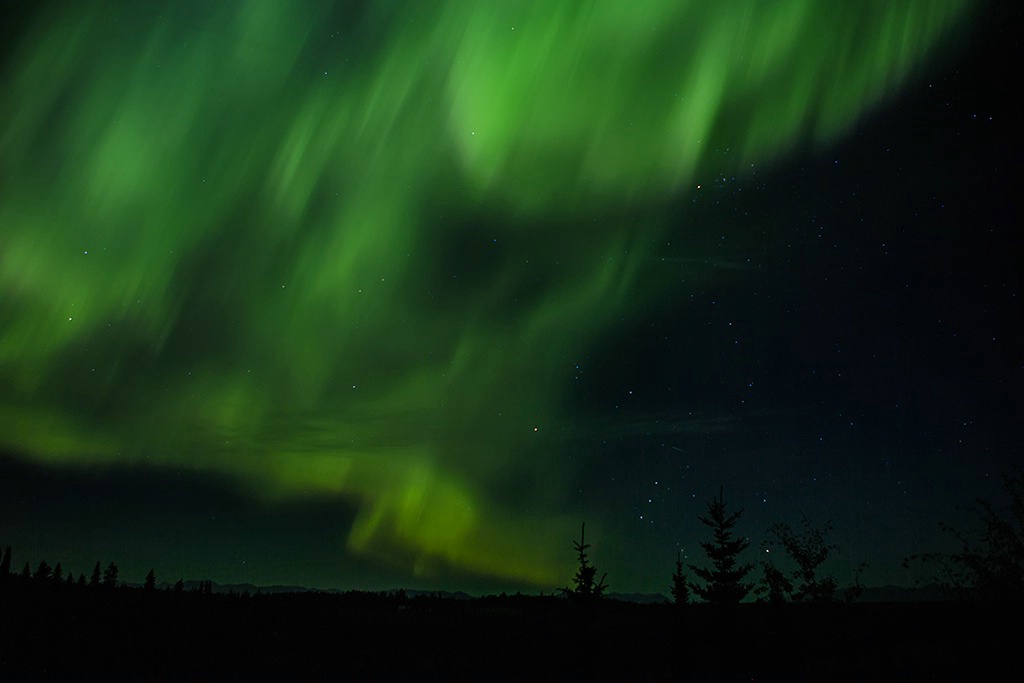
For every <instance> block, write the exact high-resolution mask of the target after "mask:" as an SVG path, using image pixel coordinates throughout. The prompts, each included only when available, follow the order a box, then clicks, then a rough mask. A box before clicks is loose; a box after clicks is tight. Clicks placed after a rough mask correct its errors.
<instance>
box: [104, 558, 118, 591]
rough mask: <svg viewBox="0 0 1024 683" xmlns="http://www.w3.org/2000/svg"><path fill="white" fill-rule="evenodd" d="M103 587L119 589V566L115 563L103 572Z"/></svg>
mask: <svg viewBox="0 0 1024 683" xmlns="http://www.w3.org/2000/svg"><path fill="white" fill-rule="evenodd" d="M103 586H104V588H116V587H117V564H115V563H114V562H111V563H110V564H108V565H107V568H106V569H104V570H103Z"/></svg>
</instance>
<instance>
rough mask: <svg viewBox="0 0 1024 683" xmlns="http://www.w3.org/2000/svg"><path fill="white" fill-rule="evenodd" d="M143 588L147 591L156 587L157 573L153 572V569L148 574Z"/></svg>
mask: <svg viewBox="0 0 1024 683" xmlns="http://www.w3.org/2000/svg"><path fill="white" fill-rule="evenodd" d="M143 588H144V589H145V590H147V591H152V590H155V589H156V574H154V573H153V570H152V569H150V570H149V573H148V574H146V583H145V585H144V586H143Z"/></svg>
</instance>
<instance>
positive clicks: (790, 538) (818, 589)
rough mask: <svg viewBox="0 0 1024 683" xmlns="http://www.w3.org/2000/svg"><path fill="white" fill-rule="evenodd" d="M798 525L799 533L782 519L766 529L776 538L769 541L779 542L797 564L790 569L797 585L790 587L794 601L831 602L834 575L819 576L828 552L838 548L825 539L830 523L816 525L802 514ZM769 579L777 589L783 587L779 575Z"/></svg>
mask: <svg viewBox="0 0 1024 683" xmlns="http://www.w3.org/2000/svg"><path fill="white" fill-rule="evenodd" d="M801 525H802V526H803V531H801V532H796V531H793V529H792V528H791V527H790V526H789V525H788V524H785V523H783V522H777V523H775V524H773V525H772V526H771V527H770V528H769V530H768V531H769V533H770V534H771V535H772V536H774V537H775V541H772V542H770V543H771V544H775V543H778V544H780V545H782V547H783V548H785V550H786V554H787V555H789V557H790V559H792V560H793V562H795V563H796V566H797V568H796V570H795V571H794V572H793V579H794V580H795V581H796V587H795V590H793V589H792V588H790V589H789V591H792V597H793V601H794V602H832V601H834V600H835V597H836V589H837V588H838V587H839V584H838V583H837V582H836V580H835V578H834V577H832V576H821V574H820V572H819V569H820V567H821V565H822V564H823V563H824V562H825V560H827V559H828V556H829V554H830V553H831V552H832V551H833V550H836V549H837V546H836V545H835V544H834V543H826V542H825V535H826V534H827V533H828V532H829V531H831V530H832V523H831V522H826V523H825V525H824V526H823V527H820V528H818V527H814V526H812V525H811V522H810V520H808V519H807V517H803V519H802V520H801ZM772 569H774V567H772ZM765 571H766V579H767V578H768V577H769V574H768V570H767V569H766V570H765ZM776 571H778V570H776ZM771 578H772V579H773V580H775V582H776V588H778V589H781V588H783V587H784V585H783V584H781V583H779V582H778V577H774V576H772V577H771ZM787 583H788V582H787Z"/></svg>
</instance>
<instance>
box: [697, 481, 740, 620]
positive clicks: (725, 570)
mask: <svg viewBox="0 0 1024 683" xmlns="http://www.w3.org/2000/svg"><path fill="white" fill-rule="evenodd" d="M707 506H708V512H707V516H706V517H701V518H700V521H701V523H702V524H704V525H705V526H707V527H708V528H710V529H711V533H712V536H711V540H710V541H702V542H701V544H700V546H701V547H702V548H703V549H704V552H705V553H707V556H708V559H709V560H710V561H711V567H710V568H707V567H698V566H696V565H692V564H691V565H690V570H691V571H692V572H693V573H694V574H696V575H697V576H698V577H699V578H701V579H703V581H704V585H703V586H700V585H697V584H694V585H693V591H694V593H696V594H697V595H698V596H700V598H701V599H702V600H704V601H706V602H710V603H711V604H713V605H720V606H721V605H735V604H737V603H738V602H740V601H741V600H743V598H745V597H746V596H747V594H748V593H749V592H750V589H751V588H752V586H751V584H748V583H744V582H743V579H744V577H746V575H747V574H748V573H750V570H751V569H753V568H754V566H753V565H752V564H743V565H741V564H738V562H739V556H740V553H742V552H743V551H744V550H746V549H747V546H749V545H750V541H748V540H746V539H743V538H733V532H732V529H733V527H734V526H735V525H736V520H738V519H739V518H740V516H741V515H742V514H743V510H740V511H739V512H734V513H733V514H731V515H727V514H726V511H725V507H726V506H725V499H724V494H723V492H722V489H719V492H718V498H716V499H715V500H713V501H709V502H708V504H707Z"/></svg>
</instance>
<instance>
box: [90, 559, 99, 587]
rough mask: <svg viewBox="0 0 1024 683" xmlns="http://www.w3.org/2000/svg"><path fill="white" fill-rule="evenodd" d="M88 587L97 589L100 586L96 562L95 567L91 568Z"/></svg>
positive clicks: (97, 561)
mask: <svg viewBox="0 0 1024 683" xmlns="http://www.w3.org/2000/svg"><path fill="white" fill-rule="evenodd" d="M89 585H90V586H92V587H93V588H98V587H99V585H100V562H99V560H96V566H95V567H93V568H92V577H91V578H90V579H89Z"/></svg>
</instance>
